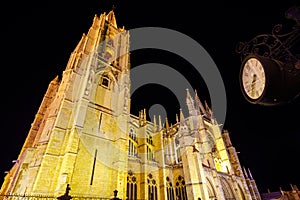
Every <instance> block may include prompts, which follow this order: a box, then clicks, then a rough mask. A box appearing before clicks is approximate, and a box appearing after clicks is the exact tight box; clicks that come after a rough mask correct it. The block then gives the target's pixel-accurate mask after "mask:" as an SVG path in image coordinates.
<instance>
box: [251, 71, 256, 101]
mask: <svg viewBox="0 0 300 200" xmlns="http://www.w3.org/2000/svg"><path fill="white" fill-rule="evenodd" d="M255 83H256V74H253V79H252V83H251V96H252V97H254V96H255Z"/></svg>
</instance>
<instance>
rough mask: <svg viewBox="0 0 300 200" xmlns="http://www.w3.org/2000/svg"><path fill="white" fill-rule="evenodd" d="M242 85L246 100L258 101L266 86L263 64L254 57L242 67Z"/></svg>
mask: <svg viewBox="0 0 300 200" xmlns="http://www.w3.org/2000/svg"><path fill="white" fill-rule="evenodd" d="M241 78H242V84H243V87H242V88H243V90H244V93H245V94H246V95H247V98H250V99H253V100H254V101H255V100H256V99H259V97H261V96H262V94H263V92H264V90H265V86H266V73H265V70H264V67H263V64H262V63H261V61H260V60H259V59H257V58H256V57H252V58H249V59H247V60H246V61H245V63H244V65H243V67H242V77H241Z"/></svg>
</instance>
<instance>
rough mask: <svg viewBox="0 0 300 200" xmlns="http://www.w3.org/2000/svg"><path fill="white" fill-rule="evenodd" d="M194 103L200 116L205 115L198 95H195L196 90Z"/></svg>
mask: <svg viewBox="0 0 300 200" xmlns="http://www.w3.org/2000/svg"><path fill="white" fill-rule="evenodd" d="M195 101H196V105H197V109H199V110H200V113H201V114H205V113H206V111H205V109H204V106H203V104H202V102H201V101H200V99H199V96H198V94H197V90H195Z"/></svg>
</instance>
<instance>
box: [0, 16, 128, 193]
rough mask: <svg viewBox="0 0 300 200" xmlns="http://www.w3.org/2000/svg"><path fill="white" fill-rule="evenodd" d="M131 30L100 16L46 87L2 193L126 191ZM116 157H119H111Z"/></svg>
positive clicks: (95, 18) (112, 17) (109, 18)
mask: <svg viewBox="0 0 300 200" xmlns="http://www.w3.org/2000/svg"><path fill="white" fill-rule="evenodd" d="M128 50H129V34H128V32H126V31H125V29H124V27H122V28H119V27H118V26H117V23H116V18H115V14H114V12H113V11H110V12H109V13H108V14H106V13H103V14H101V15H100V16H97V15H96V16H95V17H94V19H93V23H92V26H91V27H90V29H89V31H88V33H87V34H83V35H82V38H81V40H80V41H79V43H78V45H77V46H76V48H75V49H74V51H73V52H72V53H71V55H70V58H69V61H68V63H67V66H66V69H65V70H64V71H63V74H62V78H61V79H59V77H56V78H55V79H54V80H53V81H52V82H51V83H50V84H49V87H48V90H47V92H46V94H45V96H44V98H43V101H42V103H41V105H40V108H39V110H38V113H37V114H36V116H35V119H34V121H33V123H32V125H31V128H30V131H29V133H28V136H27V138H26V141H25V143H24V145H23V148H22V150H21V152H20V154H19V156H18V160H17V162H16V163H15V164H14V166H13V167H12V169H11V170H10V173H8V174H7V176H6V177H5V181H4V183H3V185H2V188H1V193H6V194H25V193H30V194H45V195H54V196H59V195H61V194H63V193H64V191H65V188H66V186H67V185H68V184H69V185H70V187H71V188H72V190H73V191H76V194H77V195H81V196H86V195H88V196H94V197H97V196H111V194H112V192H113V191H114V190H118V192H119V193H118V194H119V196H124V194H125V192H126V191H125V189H126V185H125V184H126V178H127V171H128V170H127V162H128V160H127V150H128V141H127V139H128V138H127V137H128V136H127V133H128V129H129V127H128V121H129V117H130V77H129V68H130V65H129V53H128ZM112 155H114V156H112Z"/></svg>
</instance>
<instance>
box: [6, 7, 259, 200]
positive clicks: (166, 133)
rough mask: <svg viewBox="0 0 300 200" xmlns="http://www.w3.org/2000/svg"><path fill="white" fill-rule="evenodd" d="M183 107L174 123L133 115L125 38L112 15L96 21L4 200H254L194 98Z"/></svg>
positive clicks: (249, 181) (41, 114)
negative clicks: (28, 199)
mask: <svg viewBox="0 0 300 200" xmlns="http://www.w3.org/2000/svg"><path fill="white" fill-rule="evenodd" d="M186 104H187V107H188V110H189V112H188V116H184V115H183V112H182V110H179V118H178V117H177V120H176V123H175V124H169V121H168V119H167V118H166V119H165V122H164V123H163V122H162V119H161V116H158V118H156V116H154V117H153V119H154V120H153V122H150V121H147V119H146V115H147V113H146V110H145V109H143V110H141V111H140V113H139V115H138V116H134V115H132V114H130V105H131V102H130V60H129V33H128V31H126V30H125V29H124V28H120V27H118V26H117V23H116V18H115V14H114V12H113V11H110V12H109V13H108V14H107V13H103V14H101V15H100V16H99V17H98V16H95V17H94V20H93V23H92V26H91V28H90V29H89V31H88V33H87V34H84V35H83V36H82V38H81V40H80V41H79V43H78V45H77V46H76V48H75V50H74V51H73V52H72V53H71V55H70V59H69V61H68V63H67V66H66V69H65V70H64V71H63V73H62V77H61V78H59V77H58V76H57V77H55V78H54V79H53V80H52V81H51V82H50V84H49V87H48V89H47V91H46V94H45V96H44V98H43V101H42V103H41V105H40V107H39V110H38V112H37V114H36V115H35V119H34V121H33V123H32V125H31V128H30V130H29V133H28V136H27V138H26V140H25V142H24V145H23V147H22V149H21V151H20V153H19V156H18V159H17V160H16V162H15V163H14V165H13V167H12V168H11V169H10V171H9V173H8V174H7V175H6V177H5V180H4V182H3V184H2V187H1V193H0V194H1V195H0V198H1V199H3V197H10V196H11V197H14V196H17V197H18V195H20V194H22V197H26V196H29V197H40V196H41V195H46V196H47V197H53V198H56V197H59V196H61V195H62V194H64V192H65V189H66V188H67V187H70V188H71V191H70V195H71V196H73V197H77V198H105V199H108V198H112V197H113V191H118V194H117V195H118V197H119V198H121V199H131V200H137V199H148V200H165V199H166V200H175V199H180V200H199V199H205V200H206V199H242V200H252V199H255V200H260V196H259V192H258V190H257V187H256V183H255V180H254V179H253V177H252V174H251V175H250V171H249V172H248V173H247V172H245V171H243V170H242V167H241V165H240V163H239V160H238V156H237V153H236V151H235V148H234V147H233V145H232V143H231V141H230V137H229V132H228V131H222V130H221V129H220V125H219V124H218V122H217V120H216V119H215V118H214V116H213V113H212V111H211V109H210V108H209V106H208V105H207V104H205V106H204V105H203V104H202V102H201V101H200V98H199V96H198V94H197V91H195V92H194V95H193V94H191V91H188V90H187V94H186ZM156 120H157V121H156ZM248 174H249V176H248ZM249 177H250V178H249ZM68 192H69V190H68Z"/></svg>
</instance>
